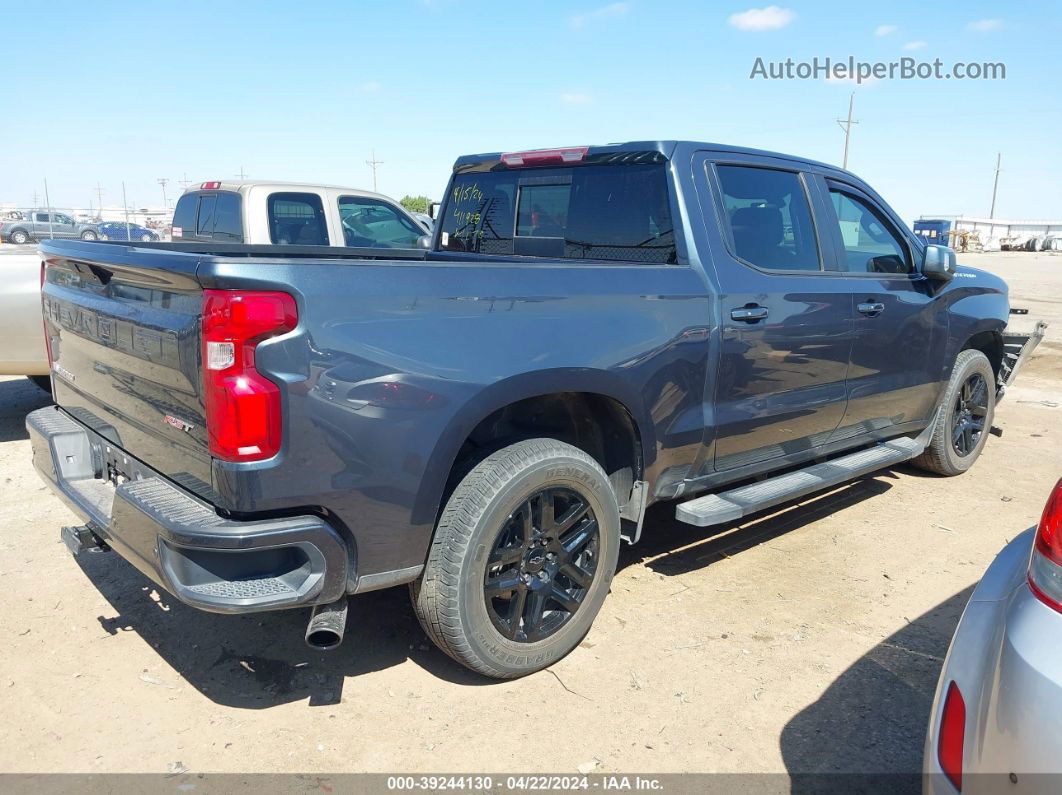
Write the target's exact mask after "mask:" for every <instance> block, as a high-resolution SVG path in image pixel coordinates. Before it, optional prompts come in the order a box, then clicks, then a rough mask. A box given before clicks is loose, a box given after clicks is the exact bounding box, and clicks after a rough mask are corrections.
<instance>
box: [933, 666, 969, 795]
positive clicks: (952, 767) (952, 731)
mask: <svg viewBox="0 0 1062 795" xmlns="http://www.w3.org/2000/svg"><path fill="white" fill-rule="evenodd" d="M965 735H966V703H965V702H964V701H963V700H962V693H961V692H959V686H958V685H957V684H955V682H952V683H951V684H949V685H948V693H947V695H946V696H944V711H943V713H942V714H941V716H940V732H939V736H938V738H937V743H938V744H937V761H938V762H940V769H941V770H943V771H944V775H945V776H947V777H948V781H950V782H951V783H952V785H953V786H954V787H955V789H957V790H959V792H962V744H963V739H964V737H965Z"/></svg>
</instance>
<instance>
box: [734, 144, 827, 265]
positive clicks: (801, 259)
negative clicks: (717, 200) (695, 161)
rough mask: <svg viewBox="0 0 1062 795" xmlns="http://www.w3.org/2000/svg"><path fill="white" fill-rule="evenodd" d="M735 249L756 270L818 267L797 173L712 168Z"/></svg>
mask: <svg viewBox="0 0 1062 795" xmlns="http://www.w3.org/2000/svg"><path fill="white" fill-rule="evenodd" d="M716 171H717V173H718V174H719V183H720V185H721V187H722V198H723V209H724V212H725V216H726V217H725V220H726V223H727V224H728V226H729V229H730V236H731V239H732V240H733V244H734V253H735V254H736V255H737V256H738V258H740V259H742V260H744V261H745V262H747V263H749V264H751V265H755V266H756V267H757V268H764V269H766V270H781V271H817V270H821V268H822V265H821V260H820V257H819V245H818V241H817V240H816V238H815V227H814V224H813V223H812V220H811V206H810V204H809V202H808V197H807V192H806V191H805V190H804V183H803V181H802V180H801V179H800V175H799V174H796V173H794V172H792V171H779V170H777V169H773V168H756V167H753V166H724V165H720V166H716Z"/></svg>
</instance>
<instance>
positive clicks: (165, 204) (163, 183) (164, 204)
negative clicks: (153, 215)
mask: <svg viewBox="0 0 1062 795" xmlns="http://www.w3.org/2000/svg"><path fill="white" fill-rule="evenodd" d="M156 182H158V183H159V184H160V185H161V186H162V207H163V209H165V208H167V207H169V206H170V205H169V202H167V201H166V183H167V182H169V180H168V179H167V178H166V177H159V178H158V179H157V180H156Z"/></svg>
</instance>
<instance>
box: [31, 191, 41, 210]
mask: <svg viewBox="0 0 1062 795" xmlns="http://www.w3.org/2000/svg"><path fill="white" fill-rule="evenodd" d="M40 200H41V199H40V194H39V193H37V191H33V209H34V210H36V209H37V202H39V201H40Z"/></svg>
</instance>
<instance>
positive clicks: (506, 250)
mask: <svg viewBox="0 0 1062 795" xmlns="http://www.w3.org/2000/svg"><path fill="white" fill-rule="evenodd" d="M440 224H441V233H440V238H439V248H440V250H442V251H465V252H473V253H478V254H508V255H515V256H530V257H551V258H564V259H589V260H616V261H626V262H646V263H661V264H664V263H675V262H677V261H678V257H677V253H676V250H675V230H674V226H673V223H672V218H671V206H670V203H669V201H668V187H667V176H666V174H665V171H664V166H663V165H662V164H655V165H621V166H605V165H600V166H598V165H586V166H576V167H571V168H533V169H530V168H529V169H516V170H505V171H490V172H477V173H469V174H458V175H456V176H455V177H454V180H453V183H452V184H451V186H450V193H449V195H448V196H447V201H446V205H445V207H444V208H443V211H442V217H441V219H440Z"/></svg>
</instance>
